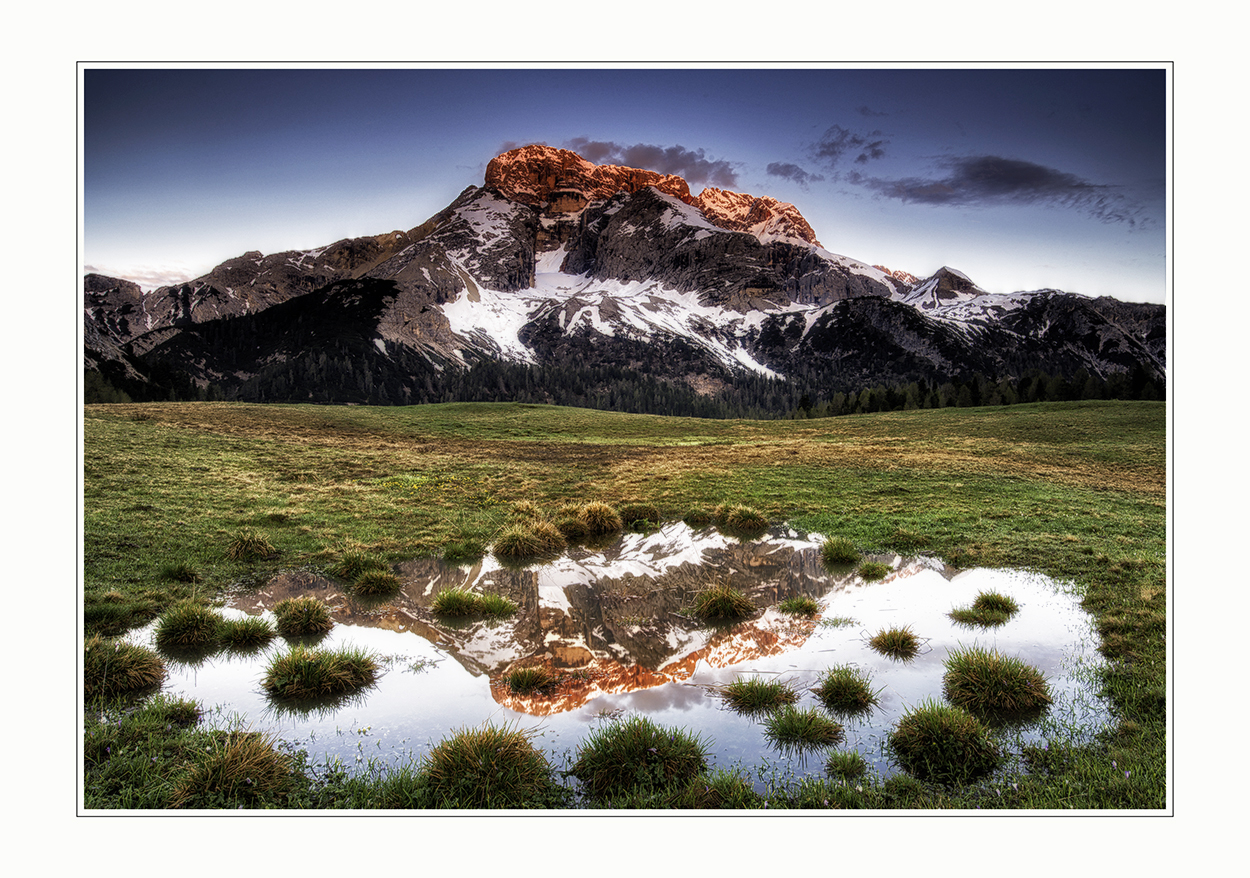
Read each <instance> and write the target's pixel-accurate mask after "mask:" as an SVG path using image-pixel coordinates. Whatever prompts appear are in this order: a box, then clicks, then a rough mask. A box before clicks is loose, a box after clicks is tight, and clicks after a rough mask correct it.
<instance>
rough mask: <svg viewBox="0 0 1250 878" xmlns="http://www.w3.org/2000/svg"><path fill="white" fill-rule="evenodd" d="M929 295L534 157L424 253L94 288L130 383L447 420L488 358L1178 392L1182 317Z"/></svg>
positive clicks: (109, 353) (389, 250)
mask: <svg viewBox="0 0 1250 878" xmlns="http://www.w3.org/2000/svg"><path fill="white" fill-rule="evenodd" d="M908 278H910V275H906V273H904V272H898V271H886V270H884V269H882V268H880V267H876V266H873V265H871V264H869V263H866V262H861V261H858V260H855V259H851V258H848V257H845V256H840V255H837V254H835V253H831V252H829V251H827V250H825V249H824V248H822V247H821V246H820V245H819V243H818V242H817V241H816V237H815V234H814V233H813V232H812V230H811V227H810V226H808V225H807V223H806V221H805V220H804V219H803V217H802V216H801V214H799V212H798V210H797V209H795V208H794V206H793V205H789V204H784V203H782V202H778V201H776V200H775V199H772V198H768V197H756V196H752V195H745V194H742V193H734V192H727V191H724V190H720V189H714V188H708V189H705V190H704V191H703V193H702V194H700V195H699V196H698V197H694V196H691V195H690V193H689V188H688V186H686V183H685V181H684V180H682V179H681V178H680V177H673V176H672V175H662V174H657V173H656V172H653V171H644V170H640V169H634V168H621V167H617V166H596V165H593V164H591V163H590V162H587V161H585V159H582V158H581V157H580V156H577V155H576V154H575V153H571V152H568V151H567V150H553V149H551V148H548V147H525V148H522V149H520V150H514V151H512V152H510V153H506V154H505V155H503V156H500V157H498V158H497V159H495V160H493V161H492V162H491V164H490V165H489V166H488V169H487V174H486V185H485V186H483V187H476V186H470V187H468V188H467V189H465V190H464V191H463V192H462V193H461V194H460V196H459V197H458V198H456V200H455V201H454V202H453V203H452V204H451V205H449V206H448V207H447V208H446V209H444V210H443V211H441V212H439V213H438V214H436V215H435V216H433V217H431V218H430V219H429V220H428V221H426V222H425V223H423V224H422V225H420V226H417V227H416V228H413V229H411V230H409V231H407V232H401V231H397V232H391V233H388V234H385V235H379V236H376V237H370V238H361V239H352V240H346V241H340V242H337V243H335V244H332V245H329V246H327V247H321V248H316V249H313V250H308V251H292V252H288V253H281V254H273V255H270V256H262V255H261V254H260V253H247V254H245V255H244V256H242V257H239V258H237V259H234V260H230V261H229V262H226V263H223V264H222V265H221V266H219V267H218V268H216V269H214V270H213V271H212V272H210V273H209V274H207V275H205V276H204V277H202V278H199V279H197V280H195V281H192V282H190V283H187V284H180V285H177V286H174V287H165V288H161V289H158V290H154V291H151V292H148V293H145V294H139V293H138V292H137V290H136V289H135V288H133V285H129V286H127V285H126V282H124V281H117V280H114V279H110V278H101V277H98V276H94V275H93V276H89V277H88V278H87V283H86V287H87V293H86V296H87V298H86V301H85V305H86V321H87V325H88V332H87V333H86V338H87V340H88V346H87V347H88V350H87V351H86V359H87V362H88V366H89V367H91V368H101V369H107V368H113V367H111V366H109V364H110V363H114V364H120V365H117V366H116V367H115V369H114V372H116V373H117V374H121V373H122V372H124V373H125V374H126V375H134V374H139V373H142V372H143V371H144V370H145V368H151V366H150V364H152V363H155V362H156V361H161V362H163V363H164V364H166V366H163V367H162V368H173V369H181V370H183V371H184V372H185V373H186V374H187V375H188V376H189V379H190V380H191V381H194V382H197V383H199V384H200V385H201V386H203V385H204V384H205V383H207V382H212V383H213V384H215V385H218V386H219V387H223V388H225V390H224V392H225V394H226V396H227V397H228V398H233V397H237V398H243V399H252V398H259V399H274V398H279V399H318V400H325V401H374V402H378V401H389V402H418V401H427V400H432V399H440V398H444V395H443V391H442V390H440V387H441V386H442V385H444V384H445V383H446V382H447V381H449V380H451V378H452V376H454V374H455V373H456V370H459V369H463V368H465V367H469V366H471V365H473V364H474V363H478V362H481V361H483V358H486V359H494V360H501V361H506V362H513V363H520V364H529V365H533V366H543V367H556V368H561V369H565V368H567V369H572V370H586V369H594V368H600V367H604V368H607V367H610V368H620V367H622V366H623V367H626V368H628V369H631V370H634V371H635V372H637V373H640V374H645V375H647V376H649V377H650V378H654V379H657V380H661V381H676V382H682V383H685V384H688V385H689V386H691V387H694V388H697V389H699V391H700V392H714V391H715V389H716V388H718V387H722V388H723V387H726V386H728V385H731V384H732V383H733V382H734V380H735V377H734V376H736V375H741V374H742V373H743V372H747V373H751V374H754V375H757V376H776V377H785V378H790V379H794V378H798V377H801V378H802V379H803V380H804V381H808V382H814V383H816V384H819V385H820V386H821V387H822V388H824V389H827V390H830V391H831V390H834V389H845V390H855V389H857V388H861V387H866V386H871V385H876V384H891V383H902V382H906V381H914V380H918V379H925V380H931V381H937V380H950V379H952V378H953V377H956V376H961V375H969V374H972V373H974V372H979V373H981V374H982V375H985V376H991V377H994V378H995V379H997V378H1000V377H1012V376H1017V375H1020V374H1022V373H1023V372H1024V371H1025V370H1028V369H1041V370H1044V371H1047V372H1050V373H1052V374H1069V373H1071V372H1073V371H1074V370H1076V369H1078V368H1084V369H1086V370H1088V371H1089V372H1090V373H1092V374H1097V375H1106V374H1108V373H1109V372H1112V371H1124V370H1131V369H1134V368H1141V369H1145V370H1146V371H1147V372H1148V373H1150V374H1153V375H1158V376H1161V375H1162V374H1163V353H1164V352H1163V343H1162V337H1163V332H1162V321H1163V309H1162V307H1161V306H1141V308H1138V309H1137V310H1136V311H1132V313H1130V310H1131V309H1128V308H1127V307H1114V306H1113V304H1121V303H1113V302H1112V300H1089V299H1085V298H1083V297H1079V296H1072V295H1069V294H1066V293H1060V292H1057V291H1051V290H1043V291H1037V292H1032V293H1011V294H990V293H987V292H986V291H984V290H982V289H981V288H979V287H977V285H976V284H975V283H973V282H972V280H971V279H970V278H968V277H967V276H966V275H963V274H962V273H960V272H958V271H956V270H954V269H951V268H942V269H941V270H939V271H938V272H937V273H935V274H934V275H933V276H932V277H929V278H927V279H925V280H923V281H918V282H915V283H909V282H908V281H907V279H908ZM1039 303H1042V304H1039ZM1047 303H1049V304H1047ZM1152 307H1153V310H1148V311H1143V310H1142V309H1143V308H1145V309H1151V308H1152ZM1064 332H1074V333H1077V335H1075V336H1065V335H1063V333H1064ZM344 362H346V363H347V364H348V365H347V366H343V365H342V363H344ZM336 364H338V365H336ZM353 364H354V365H353ZM123 367H124V368H123ZM279 375H280V376H281V377H280V378H279ZM366 375H367V376H368V377H365V376H366ZM262 388H269V389H270V393H266V392H264V391H263V389H262ZM379 388H381V389H379ZM273 394H276V395H273Z"/></svg>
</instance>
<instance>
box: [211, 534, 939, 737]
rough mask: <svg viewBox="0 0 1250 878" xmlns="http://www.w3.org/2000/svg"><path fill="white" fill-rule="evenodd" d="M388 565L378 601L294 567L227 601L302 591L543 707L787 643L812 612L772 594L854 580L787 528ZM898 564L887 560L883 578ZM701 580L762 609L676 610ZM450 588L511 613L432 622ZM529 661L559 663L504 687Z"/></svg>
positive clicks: (262, 605) (515, 703)
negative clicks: (747, 535) (428, 646)
mask: <svg viewBox="0 0 1250 878" xmlns="http://www.w3.org/2000/svg"><path fill="white" fill-rule="evenodd" d="M914 563H915V562H913V565H914ZM921 563H923V564H924V566H929V564H928V563H924V562H921ZM396 572H397V573H398V574H399V576H400V578H401V580H402V581H403V588H402V591H401V593H400V594H399V595H398V596H396V597H395V598H394V599H392V600H390V601H388V602H386V603H385V604H383V605H381V606H368V605H365V604H363V603H361V602H359V601H356V600H355V599H353V598H351V597H350V596H348V595H346V594H345V593H344V592H343V590H342V588H341V587H340V586H339V584H337V583H335V582H334V581H332V580H329V579H326V578H324V577H321V576H318V575H316V574H312V573H306V572H305V573H300V572H295V573H287V574H283V575H281V576H278V577H275V578H274V579H273V580H271V581H270V582H269V583H267V584H266V585H265V587H264V588H262V589H261V590H259V591H256V592H252V593H249V594H245V595H240V596H239V597H238V598H237V599H236V600H235V601H233V606H235V607H237V608H239V609H243V610H246V611H249V612H258V611H261V610H265V609H270V608H272V607H273V605H274V604H276V603H277V602H278V601H280V600H283V599H284V598H287V597H295V596H298V595H302V594H308V595H313V596H315V597H318V598H320V599H322V600H324V601H326V603H327V604H329V605H330V606H331V608H332V611H333V615H334V618H335V620H336V621H338V622H341V623H346V624H353V625H369V626H377V627H382V628H386V629H389V630H393V631H408V632H412V633H414V634H417V635H419V636H421V637H423V638H425V639H426V640H429V641H430V642H432V643H435V644H437V645H438V646H439V647H440V648H441V649H443V650H444V651H446V652H447V653H449V654H450V655H452V656H453V657H455V659H456V660H457V661H459V662H460V663H461V664H462V665H463V666H464V667H465V668H466V669H468V670H469V671H470V672H471V673H473V674H474V675H481V674H486V675H488V676H489V678H490V680H491V692H492V695H493V696H494V698H495V700H496V701H497V702H498V703H500V704H502V705H505V706H507V707H510V708H512V709H514V710H518V711H523V712H525V713H529V714H541V715H549V714H554V713H562V712H564V711H568V710H572V709H575V708H577V707H579V706H581V705H582V704H585V703H587V702H588V701H590V700H591V699H593V698H595V697H597V696H599V695H601V694H605V693H622V692H629V691H633V690H637V689H646V688H652V687H656V686H660V685H663V684H666V683H670V682H675V681H681V680H685V679H688V678H689V677H690V676H691V675H692V674H693V673H694V671H695V668H696V666H697V665H698V663H699V662H701V661H702V662H705V663H706V664H708V665H709V666H712V667H727V666H729V665H733V664H737V663H739V662H743V661H748V660H751V659H756V658H760V657H763V656H769V655H776V654H779V653H783V652H786V651H789V650H792V649H796V648H798V647H799V646H801V645H802V644H803V643H804V642H805V641H806V640H807V638H808V636H810V634H811V632H812V631H813V630H814V629H815V626H816V622H814V621H812V620H805V619H796V618H795V617H791V616H787V615H785V614H783V613H780V612H779V611H777V610H776V608H775V605H776V604H777V603H779V602H780V601H783V600H785V599H786V598H788V597H792V596H795V595H806V596H809V597H813V598H815V599H817V600H820V599H821V598H824V597H826V596H828V595H830V594H832V593H834V592H837V591H840V590H842V589H846V588H849V587H856V586H860V585H862V584H863V582H862V580H860V579H859V578H858V577H856V576H855V575H854V574H853V573H851V572H850V571H844V572H841V573H837V572H833V573H831V572H830V571H829V570H827V569H826V568H825V566H824V565H823V563H822V562H821V559H820V553H819V550H818V548H817V547H816V545H815V544H813V543H811V542H808V541H806V540H804V539H801V538H800V537H799V536H798V535H796V534H793V533H789V532H775V533H773V534H771V535H769V536H767V537H764V538H762V539H759V540H755V541H751V542H739V541H737V540H735V539H733V538H731V537H727V536H725V535H723V534H720V533H718V532H717V531H715V530H713V529H708V530H699V531H695V530H692V529H691V528H689V527H687V526H686V525H684V524H680V523H677V524H671V525H668V526H666V527H664V528H662V529H661V530H659V531H656V532H653V533H650V534H632V533H631V534H626V535H624V536H623V537H621V538H620V539H619V540H617V541H616V542H614V543H612V544H610V545H608V546H606V547H604V548H602V549H600V550H593V551H592V550H589V549H585V548H574V549H571V550H569V551H568V552H566V553H565V554H564V555H562V556H561V557H560V558H558V559H556V560H555V561H553V562H551V563H548V564H543V565H540V566H535V567H530V568H524V569H509V568H506V567H502V566H500V565H499V564H498V563H497V562H496V561H495V559H494V558H492V557H489V556H488V557H486V558H484V559H483V560H482V561H480V562H478V563H477V564H475V565H472V566H465V567H453V566H449V565H447V564H445V563H444V562H443V561H442V560H440V559H434V558H427V559H419V560H415V561H408V562H404V563H403V564H400V565H399V566H398V567H397V569H396ZM907 572H908V571H907V567H906V565H904V566H902V567H900V566H899V565H897V564H896V572H895V574H893V575H894V576H897V575H906V573H907ZM913 572H914V571H913ZM713 582H725V583H727V584H729V585H731V586H732V587H733V588H736V589H738V590H739V591H741V592H742V593H743V594H745V595H747V596H748V597H749V598H750V599H751V601H752V602H753V603H754V604H755V606H756V608H757V609H758V610H760V611H761V612H760V613H759V614H758V615H757V616H755V617H754V618H752V619H750V620H747V621H744V622H741V623H738V624H736V625H733V626H729V627H724V626H708V625H704V624H702V623H700V622H699V621H698V620H696V619H693V618H691V617H689V616H687V615H684V613H683V611H684V610H686V609H688V608H689V606H690V604H691V601H692V598H693V597H694V595H695V594H696V593H697V592H698V591H699V590H700V589H702V588H704V587H706V586H707V585H708V584H710V583H713ZM448 588H469V589H471V590H472V591H475V592H478V593H481V594H485V593H492V592H493V593H499V594H502V595H505V596H507V597H508V598H510V599H511V600H512V601H514V602H515V603H516V604H517V606H518V607H519V608H520V611H519V612H518V613H517V615H516V616H514V617H512V618H510V619H507V620H504V621H502V622H499V621H476V622H472V623H457V622H455V621H454V620H446V619H442V618H440V617H437V616H435V615H434V614H433V613H432V612H431V610H430V606H431V604H432V603H433V601H434V598H435V596H436V595H437V594H438V593H439V592H440V591H442V590H444V589H448ZM533 664H542V665H546V666H548V667H550V668H552V669H553V670H556V671H560V672H564V673H563V677H562V682H561V684H560V685H559V687H558V688H556V689H555V690H554V691H549V692H544V693H543V694H539V695H528V696H519V695H516V694H514V693H513V692H512V691H511V690H510V689H509V687H508V685H507V684H506V683H505V682H503V677H504V675H505V674H506V673H507V672H508V671H509V670H511V669H512V668H513V667H516V666H520V665H533Z"/></svg>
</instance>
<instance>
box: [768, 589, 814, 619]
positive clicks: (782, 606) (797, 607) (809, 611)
mask: <svg viewBox="0 0 1250 878" xmlns="http://www.w3.org/2000/svg"><path fill="white" fill-rule="evenodd" d="M777 609H779V610H781V612H783V613H787V614H789V615H791V616H815V615H816V614H818V613H819V612H820V604H819V603H817V602H816V599H815V598H811V597H808V596H807V595H805V594H799V595H794V596H793V597H788V598H786V599H785V600H784V601H782V602H781V603H779V604H778V605H777Z"/></svg>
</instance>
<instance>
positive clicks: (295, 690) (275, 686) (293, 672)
mask: <svg viewBox="0 0 1250 878" xmlns="http://www.w3.org/2000/svg"><path fill="white" fill-rule="evenodd" d="M378 673H379V666H378V663H377V660H376V659H374V657H373V656H372V655H370V654H369V653H367V652H365V651H364V650H361V649H356V648H354V647H342V648H340V649H309V648H307V647H304V646H294V647H292V648H291V651H290V652H288V653H286V654H284V655H280V656H277V657H275V658H274V659H273V661H271V662H270V663H269V668H268V669H267V670H266V672H265V677H264V679H263V680H262V681H261V685H263V686H264V687H265V689H266V691H268V692H270V693H272V694H274V695H276V696H278V697H279V698H292V699H300V698H321V697H325V696H328V695H344V694H347V693H350V692H355V691H357V690H359V689H363V688H365V687H366V686H371V685H373V684H374V683H376V682H377V679H378Z"/></svg>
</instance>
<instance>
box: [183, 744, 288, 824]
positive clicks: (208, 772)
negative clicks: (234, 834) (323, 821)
mask: <svg viewBox="0 0 1250 878" xmlns="http://www.w3.org/2000/svg"><path fill="white" fill-rule="evenodd" d="M276 743H277V742H276V741H275V740H274V739H273V738H272V737H270V736H268V735H262V734H260V733H257V732H233V733H230V734H229V735H226V736H225V740H224V741H223V740H220V739H214V746H212V747H210V749H209V750H208V752H207V753H205V754H204V755H203V756H202V757H199V758H197V759H196V761H195V762H194V763H192V765H191V766H190V768H188V769H187V771H186V772H184V773H183V774H182V776H181V777H179V778H177V779H176V780H175V781H174V788H173V792H172V794H171V795H170V799H169V807H171V808H187V807H200V808H212V807H215V806H219V805H220V804H221V803H222V802H224V801H237V802H240V805H242V804H243V803H246V802H248V801H249V800H253V801H259V800H263V799H265V798H267V797H272V796H274V795H278V794H281V793H282V792H283V791H284V790H285V789H286V788H287V787H288V786H289V785H290V783H291V781H292V775H291V761H290V758H289V757H287V756H286V755H285V754H283V753H280V752H278V750H277V749H276V748H275V745H276Z"/></svg>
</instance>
